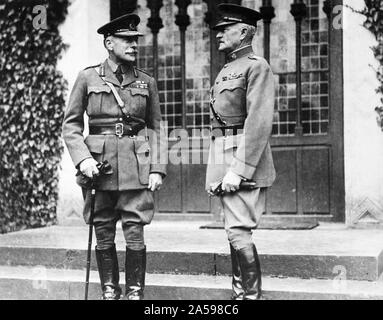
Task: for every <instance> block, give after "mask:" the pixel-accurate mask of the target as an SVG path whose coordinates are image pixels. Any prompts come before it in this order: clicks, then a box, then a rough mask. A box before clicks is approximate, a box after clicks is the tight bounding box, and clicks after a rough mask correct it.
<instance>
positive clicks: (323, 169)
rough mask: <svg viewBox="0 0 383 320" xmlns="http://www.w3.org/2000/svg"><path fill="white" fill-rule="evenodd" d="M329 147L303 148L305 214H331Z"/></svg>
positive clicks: (303, 203)
mask: <svg viewBox="0 0 383 320" xmlns="http://www.w3.org/2000/svg"><path fill="white" fill-rule="evenodd" d="M329 159H330V157H329V149H328V148H320V149H314V148H310V149H303V150H302V207H303V213H304V214H329V213H330V206H329V196H330V193H329V185H330V179H329V167H330V162H329Z"/></svg>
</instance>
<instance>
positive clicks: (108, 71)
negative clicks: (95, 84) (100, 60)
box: [104, 58, 137, 86]
mask: <svg viewBox="0 0 383 320" xmlns="http://www.w3.org/2000/svg"><path fill="white" fill-rule="evenodd" d="M121 66H122V72H123V75H122V76H123V81H122V83H120V82H119V81H118V80H117V78H116V70H117V68H118V64H117V63H115V62H113V61H112V60H110V59H109V58H108V59H106V61H105V63H104V67H105V68H104V69H105V79H106V80H107V81H109V82H111V83H113V84H114V85H116V86H126V85H128V84H131V83H132V82H134V81H135V80H136V78H137V77H136V71H135V70H134V69H133V67H132V66H129V65H121Z"/></svg>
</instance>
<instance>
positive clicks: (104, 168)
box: [79, 160, 113, 300]
mask: <svg viewBox="0 0 383 320" xmlns="http://www.w3.org/2000/svg"><path fill="white" fill-rule="evenodd" d="M97 168H98V170H99V175H110V174H112V172H113V170H112V167H111V165H110V164H109V163H108V161H107V160H105V161H103V162H100V163H98V164H97ZM79 176H81V173H79ZM82 177H83V178H84V179H85V181H87V182H85V185H86V184H87V183H89V185H87V187H88V188H89V186H90V215H89V235H88V251H87V257H86V276H85V300H88V291H89V275H90V261H91V260H90V259H91V256H92V237H93V218H94V205H95V202H96V179H97V176H93V178H92V179H89V178H87V177H84V176H83V175H82Z"/></svg>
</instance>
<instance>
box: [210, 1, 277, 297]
mask: <svg viewBox="0 0 383 320" xmlns="http://www.w3.org/2000/svg"><path fill="white" fill-rule="evenodd" d="M218 9H219V11H220V14H221V18H220V20H219V21H218V23H217V24H216V25H215V26H214V29H215V30H217V31H218V33H217V40H218V43H219V50H220V51H222V52H224V53H226V58H227V63H226V64H225V66H224V67H223V69H222V70H221V71H220V73H219V74H218V76H217V79H216V81H215V83H214V86H213V87H212V90H211V115H212V118H211V119H212V122H211V126H212V141H211V145H210V154H209V163H208V167H207V174H206V188H207V190H208V191H210V190H211V186H212V185H214V184H216V183H217V182H219V181H221V182H222V189H223V190H224V191H225V193H224V194H223V195H221V196H220V200H221V203H222V208H223V213H224V219H225V229H226V232H227V236H228V240H229V242H230V252H231V260H232V271H233V278H232V289H233V294H232V298H233V299H245V300H247V299H249V300H250V299H251V300H255V299H259V298H261V294H262V291H261V290H262V288H261V268H260V263H259V258H258V254H257V250H256V247H255V245H254V243H253V242H252V230H253V229H255V228H256V227H257V226H258V225H259V220H260V217H261V215H262V213H263V212H264V209H265V192H266V189H267V188H268V187H270V186H271V185H272V183H273V182H274V180H275V170H274V165H273V159H272V154H271V149H270V144H269V137H270V134H271V129H272V119H273V112H274V77H273V73H272V71H271V69H270V66H269V65H268V63H267V62H266V60H265V59H263V58H261V57H258V56H256V55H255V54H254V52H253V49H252V40H253V37H254V35H255V33H256V26H257V21H258V20H260V19H261V14H260V13H259V12H257V11H254V10H251V9H249V8H245V7H242V6H238V5H232V4H221V5H219V6H218ZM243 180H246V181H253V182H255V185H256V188H255V189H253V190H244V189H241V187H240V185H241V182H242V181H243Z"/></svg>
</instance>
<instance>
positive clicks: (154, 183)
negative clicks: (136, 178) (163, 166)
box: [148, 173, 162, 192]
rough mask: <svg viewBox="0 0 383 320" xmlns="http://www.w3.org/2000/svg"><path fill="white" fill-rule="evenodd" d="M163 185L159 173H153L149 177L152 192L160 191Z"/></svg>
mask: <svg viewBox="0 0 383 320" xmlns="http://www.w3.org/2000/svg"><path fill="white" fill-rule="evenodd" d="M161 185H162V176H161V175H160V174H159V173H151V174H150V175H149V185H148V189H149V190H150V191H152V192H154V191H156V190H160V187H161Z"/></svg>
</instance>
